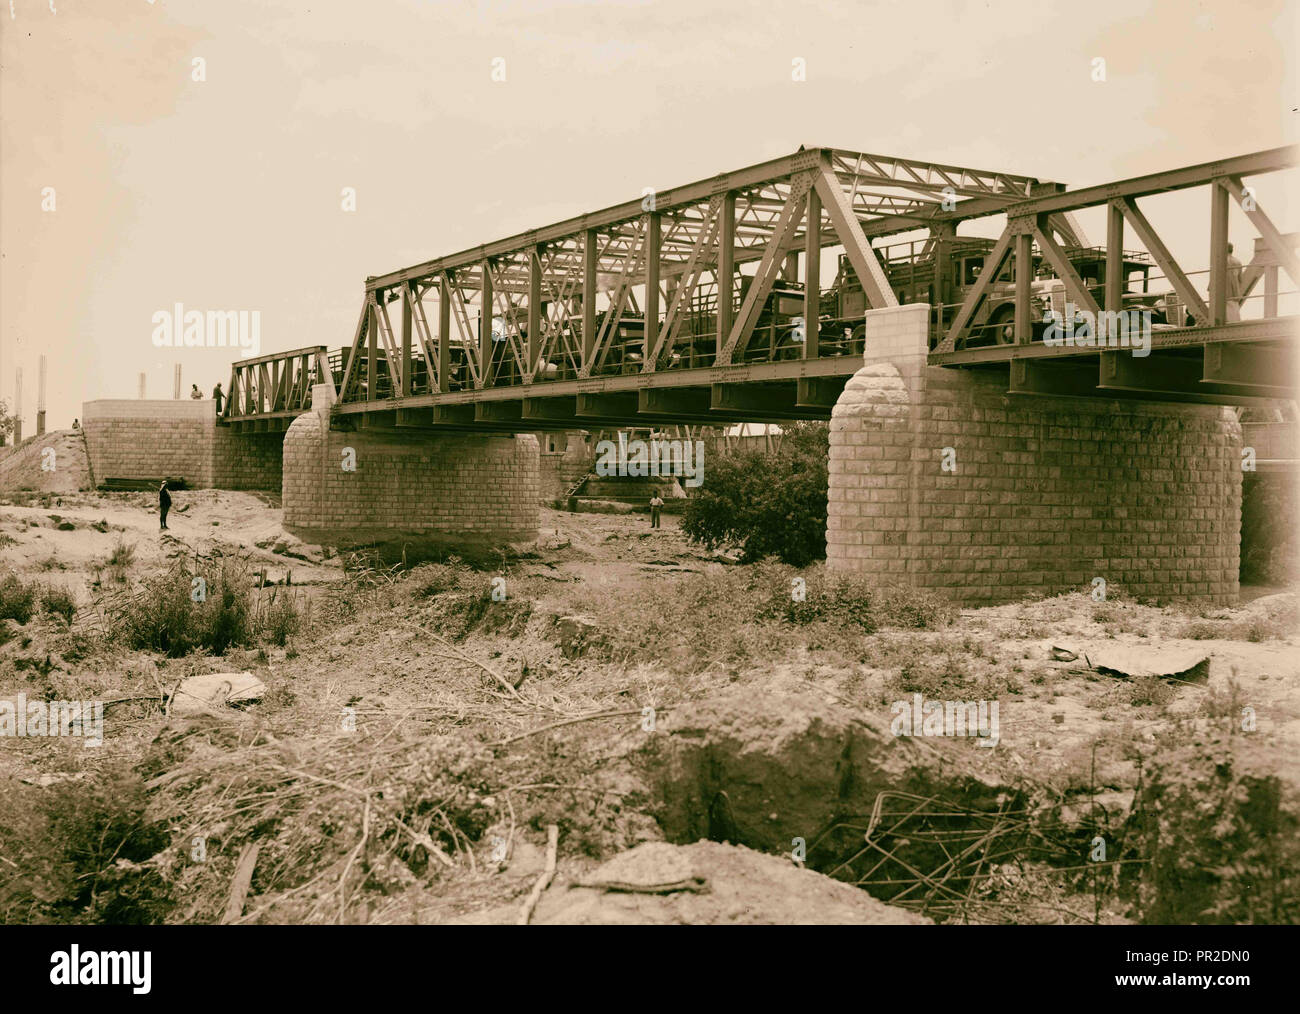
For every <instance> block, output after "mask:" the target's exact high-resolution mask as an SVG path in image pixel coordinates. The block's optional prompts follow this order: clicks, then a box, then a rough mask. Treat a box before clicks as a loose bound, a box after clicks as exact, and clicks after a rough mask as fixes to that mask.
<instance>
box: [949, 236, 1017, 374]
mask: <svg viewBox="0 0 1300 1014" xmlns="http://www.w3.org/2000/svg"><path fill="white" fill-rule="evenodd" d="M1015 235H1016V232H1015V231H1013V228H1012V224H1011V223H1010V222H1008V223H1007V227H1006V228H1005V229H1004V230H1003V231H1002V235H1001V236H999V237H998V241H997V242H996V243H995V244H993V249H992V250H990V251H989V255H988V256H987V257H985V258H984V267H983V269H982V270H981V271H980V276H979V278H978V279H976V281H975V284H974V286H972V287H971V290H970V292H968V293H966V298H965V300H963V301H962V304H961V307H960V308H959V309H958V310H957V316H956V317H954V318H953V322H952V326H951V327H950V328H948V333H947V335H945V336H944V339H943V341H941V342H940V343H939V345H938V347H937V348H936V349H935V350H934V351H935V352H936V353H939V352H953V351H955V350H956V348H957V339H958V336H960V335H961V333H962V332H963V331H965V330H966V328H967V326H968V325H969V324H970V322H971V319H972V318H973V317H974V316H975V312H976V311H977V310H978V309H979V308H980V304H981V303H983V302H984V298H985V297H986V296H987V295H988V292H989V289H991V288H992V287H993V279H995V278H996V277H997V275H998V272H999V271H1001V270H1002V263H1003V261H1005V260H1006V259H1007V254H1008V253H1009V252H1010V251H1011V240H1012V238H1013V237H1014V236H1015Z"/></svg>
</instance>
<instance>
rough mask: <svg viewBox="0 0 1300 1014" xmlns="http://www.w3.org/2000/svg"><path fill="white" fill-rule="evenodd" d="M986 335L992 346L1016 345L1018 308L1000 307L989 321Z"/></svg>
mask: <svg viewBox="0 0 1300 1014" xmlns="http://www.w3.org/2000/svg"><path fill="white" fill-rule="evenodd" d="M985 334H987V335H988V344H990V345H1014V344H1015V343H1016V308H1015V306H1011V305H1008V306H1000V307H998V309H997V310H996V311H995V312H994V314H993V319H992V320H990V321H989V323H988V325H987V328H986V330H985Z"/></svg>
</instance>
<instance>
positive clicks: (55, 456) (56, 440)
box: [0, 430, 90, 493]
mask: <svg viewBox="0 0 1300 1014" xmlns="http://www.w3.org/2000/svg"><path fill="white" fill-rule="evenodd" d="M5 450H6V451H7V452H8V453H6V454H5V455H4V457H2V458H0V489H14V490H17V489H23V490H39V491H40V492H43V493H75V492H77V491H78V490H82V489H89V488H90V464H89V459H88V457H87V455H86V438H85V434H84V433H82V431H81V430H53V431H51V432H49V433H44V434H42V435H41V436H39V437H29V438H28V439H27V440H24V441H23V442H22V443H21V444H19V445H18V446H17V447H14V448H12V449H10V448H5Z"/></svg>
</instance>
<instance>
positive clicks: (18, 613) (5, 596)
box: [0, 573, 37, 623]
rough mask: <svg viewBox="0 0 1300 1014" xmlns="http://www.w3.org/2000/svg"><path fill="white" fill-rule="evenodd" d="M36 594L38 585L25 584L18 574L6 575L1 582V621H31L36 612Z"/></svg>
mask: <svg viewBox="0 0 1300 1014" xmlns="http://www.w3.org/2000/svg"><path fill="white" fill-rule="evenodd" d="M36 592H37V589H36V585H34V584H24V583H23V582H22V581H20V580H19V579H18V575H17V574H12V573H10V574H6V575H5V576H4V579H3V580H0V620H17V621H18V622H19V623H26V622H27V621H28V620H30V619H31V618H32V613H34V612H35V611H36Z"/></svg>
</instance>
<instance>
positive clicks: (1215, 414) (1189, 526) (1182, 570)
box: [826, 304, 1242, 604]
mask: <svg viewBox="0 0 1300 1014" xmlns="http://www.w3.org/2000/svg"><path fill="white" fill-rule="evenodd" d="M928 316H929V307H928V306H925V305H919V304H913V305H908V306H901V307H897V308H888V309H881V310H874V311H868V313H867V333H866V349H867V356H866V360H865V365H864V366H863V367H862V369H860V370H859V371H858V372H857V373H856V374H855V375H854V376H853V378H852V379H851V380H850V381H849V383H848V384H847V385H846V386H845V389H844V392H843V394H842V395H841V396H840V398H839V400H838V402H837V404H836V406H835V409H834V413H833V415H832V419H831V433H830V494H829V495H830V502H829V511H828V518H827V533H826V542H827V561H828V565H829V566H830V567H831V568H832V569H836V570H842V571H855V572H859V573H863V574H868V575H871V576H873V577H877V578H879V579H880V581H881V582H882V583H898V584H909V585H912V586H915V587H920V588H929V589H933V590H935V591H940V592H943V593H946V594H948V595H950V596H951V597H953V598H955V599H957V600H959V601H961V602H967V603H971V604H987V603H993V602H1000V601H1007V600H1013V599H1018V598H1021V597H1023V596H1046V595H1052V594H1057V593H1060V592H1063V591H1070V590H1091V589H1092V587H1093V582H1094V579H1095V578H1098V577H1100V578H1103V579H1104V580H1105V581H1106V583H1107V588H1108V589H1109V590H1117V589H1122V590H1123V591H1125V592H1127V593H1128V594H1131V595H1135V596H1139V597H1146V598H1152V599H1173V598H1187V599H1201V600H1205V601H1208V602H1214V603H1226V602H1231V601H1233V600H1235V598H1236V596H1237V592H1238V584H1237V582H1238V553H1239V539H1240V513H1241V488H1242V473H1241V428H1240V426H1239V424H1238V423H1237V420H1236V417H1235V415H1234V414H1233V412H1232V410H1231V409H1228V408H1223V407H1218V406H1202V405H1185V404H1168V403H1156V402H1142V401H1132V400H1111V399H1103V398H1065V397H1037V396H1025V395H1008V394H1007V391H1006V388H1007V384H1006V377H1005V374H1001V375H999V373H998V372H997V371H991V372H984V371H981V370H950V369H945V368H943V367H935V366H927V365H926V352H927V334H926V332H927V328H926V322H927V319H928Z"/></svg>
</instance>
